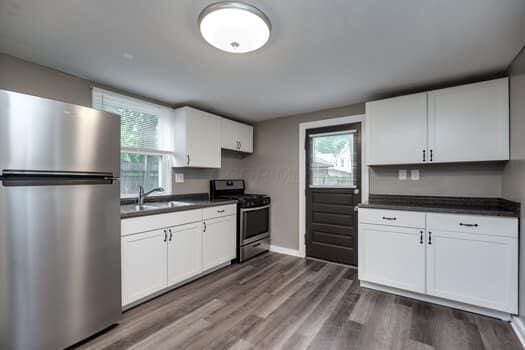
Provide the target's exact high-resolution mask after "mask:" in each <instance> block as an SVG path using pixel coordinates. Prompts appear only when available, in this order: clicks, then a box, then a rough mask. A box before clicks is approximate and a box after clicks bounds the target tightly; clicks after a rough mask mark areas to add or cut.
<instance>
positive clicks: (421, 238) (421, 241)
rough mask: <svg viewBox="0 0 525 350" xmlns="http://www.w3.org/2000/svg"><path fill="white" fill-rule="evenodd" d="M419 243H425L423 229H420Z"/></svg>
mask: <svg viewBox="0 0 525 350" xmlns="http://www.w3.org/2000/svg"><path fill="white" fill-rule="evenodd" d="M419 244H423V231H419Z"/></svg>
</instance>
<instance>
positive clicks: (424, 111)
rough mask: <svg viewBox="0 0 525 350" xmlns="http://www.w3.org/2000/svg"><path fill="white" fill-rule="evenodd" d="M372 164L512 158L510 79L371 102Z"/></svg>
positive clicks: (369, 140) (368, 106) (369, 157)
mask: <svg viewBox="0 0 525 350" xmlns="http://www.w3.org/2000/svg"><path fill="white" fill-rule="evenodd" d="M366 118H367V127H366V132H367V135H366V136H367V137H366V140H367V141H366V142H367V148H366V152H367V164H368V165H381V164H417V163H449V162H474V161H496V160H508V159H509V89H508V78H502V79H496V80H490V81H485V82H481V83H475V84H468V85H462V86H457V87H452V88H447V89H441V90H435V91H430V92H424V93H419V94H414V95H408V96H401V97H396V98H390V99H386V100H380V101H374V102H369V103H367V104H366Z"/></svg>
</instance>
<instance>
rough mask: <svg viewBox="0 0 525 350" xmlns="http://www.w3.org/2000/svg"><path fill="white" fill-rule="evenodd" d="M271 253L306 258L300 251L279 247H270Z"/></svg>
mask: <svg viewBox="0 0 525 350" xmlns="http://www.w3.org/2000/svg"><path fill="white" fill-rule="evenodd" d="M270 251H271V252H274V253H280V254H286V255H291V256H297V257H299V258H304V254H301V252H300V251H298V250H296V249H290V248H284V247H279V246H277V245H270Z"/></svg>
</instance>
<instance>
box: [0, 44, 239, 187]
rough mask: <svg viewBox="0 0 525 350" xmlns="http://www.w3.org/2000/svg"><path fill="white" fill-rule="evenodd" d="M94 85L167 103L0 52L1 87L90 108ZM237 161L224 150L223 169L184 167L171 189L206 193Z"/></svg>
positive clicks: (228, 174) (233, 173)
mask: <svg viewBox="0 0 525 350" xmlns="http://www.w3.org/2000/svg"><path fill="white" fill-rule="evenodd" d="M93 85H96V86H98V87H101V88H106V89H108V90H112V91H115V92H118V93H122V94H125V95H128V96H133V97H137V98H141V99H144V100H147V101H150V102H154V103H159V104H163V105H167V106H169V105H168V104H166V103H164V102H162V101H157V100H155V99H151V98H148V97H144V96H139V95H136V94H134V93H131V92H128V91H123V90H121V89H116V88H113V87H108V86H105V85H103V84H98V83H94V82H91V81H89V80H85V79H82V78H79V77H75V76H72V75H69V74H66V73H62V72H59V71H56V70H54V69H51V68H47V67H44V66H40V65H38V64H34V63H31V62H27V61H24V60H21V59H18V58H15V57H13V56H9V55H5V54H2V53H0V89H4V90H11V91H16V92H21V93H25V94H30V95H35V96H41V97H46V98H51V99H54V100H59V101H64V102H68V103H73V104H78V105H81V106H87V107H91V86H93ZM240 160H242V156H239V155H236V154H232V153H228V152H223V162H222V169H218V170H210V169H192V170H184V171H182V172H184V173H187V174H185V175H186V176H185V182H184V183H174V184H173V185H174V186H173V190H174V191H173V192H174V193H177V194H187V193H203V192H208V190H209V179H212V178H218V177H228V176H230V175H232V176H234V175H235V172H233V171H231V169H232V167H233V168H235V169H237V168H238V167H239V164H238V163H239V161H240ZM177 172H178V170H177ZM173 181H175V179H173Z"/></svg>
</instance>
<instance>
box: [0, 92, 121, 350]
mask: <svg viewBox="0 0 525 350" xmlns="http://www.w3.org/2000/svg"><path fill="white" fill-rule="evenodd" d="M119 158H120V118H119V116H117V115H113V114H110V113H104V112H100V111H97V110H94V109H90V108H86V107H80V106H74V105H69V104H65V103H61V102H57V101H53V100H48V99H44V98H38V97H34V96H29V95H24V94H19V93H14V92H9V91H4V90H0V171H1V174H0V179H1V184H0V349H24V350H28V349H53V350H54V349H59V348H64V347H67V346H70V345H72V344H74V343H76V342H78V341H80V340H82V339H84V338H86V337H89V336H90V335H92V334H94V333H96V332H98V331H101V330H102V329H104V328H106V327H108V326H110V325H112V324H114V323H117V322H119V320H120V318H121V276H120V264H121V262H120V206H119V205H120V203H119V192H120V191H119V181H118V177H119V168H120V160H119Z"/></svg>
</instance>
